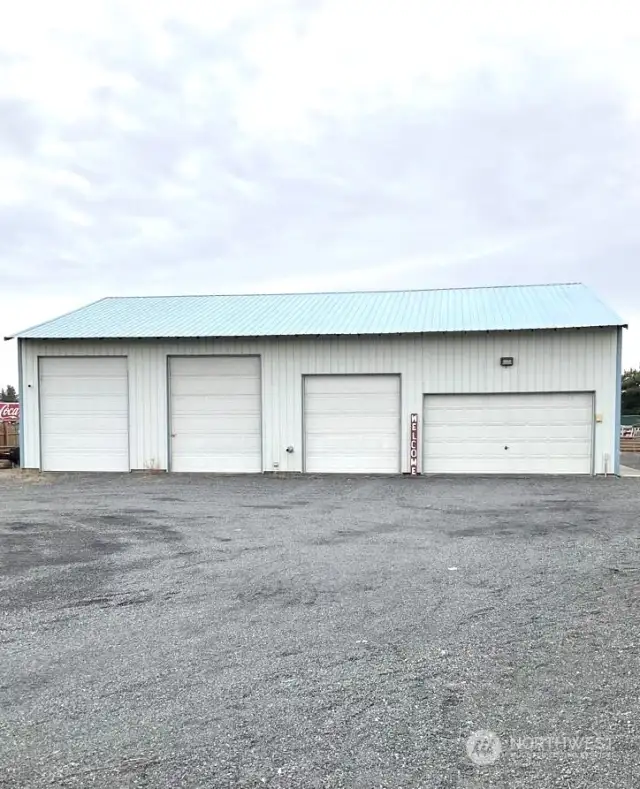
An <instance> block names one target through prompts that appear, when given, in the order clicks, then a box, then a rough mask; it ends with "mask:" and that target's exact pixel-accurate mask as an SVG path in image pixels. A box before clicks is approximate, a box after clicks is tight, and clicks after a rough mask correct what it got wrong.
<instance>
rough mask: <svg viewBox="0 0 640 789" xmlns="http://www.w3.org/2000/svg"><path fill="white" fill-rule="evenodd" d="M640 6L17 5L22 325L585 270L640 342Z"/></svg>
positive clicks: (8, 189) (1, 121) (15, 185)
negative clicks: (196, 297)
mask: <svg viewBox="0 0 640 789" xmlns="http://www.w3.org/2000/svg"><path fill="white" fill-rule="evenodd" d="M635 5H636V3H635V2H633V0H629V1H628V2H626V1H625V0H607V1H606V2H605V0H600V1H599V2H591V0H555V2H552V0H531V1H530V0H506V1H505V2H497V1H494V0H483V2H477V0H448V1H447V2H446V3H445V2H442V1H441V0H437V2H436V0H233V2H228V3H222V2H215V3H203V2H202V0H195V1H192V0H155V1H154V3H149V2H142V0H126V2H122V3H120V2H117V0H105V2H100V1H99V0H90V2H87V0H82V1H81V0H57V1H56V2H55V3H44V2H42V0H35V1H34V0H22V2H21V3H20V4H14V6H13V7H12V9H11V12H10V14H7V15H5V16H4V18H3V22H2V34H1V35H0V273H1V279H0V289H1V290H0V333H1V334H2V335H3V336H4V335H5V334H8V333H12V332H13V331H15V330H18V329H21V328H24V327H25V326H28V325H30V324H32V323H36V322H40V321H41V320H44V319H47V318H50V317H54V316H55V315H57V314H59V313H61V312H65V311H67V310H69V309H71V308H74V307H76V306H81V305H82V304H84V303H86V302H88V301H91V300H94V299H96V298H100V297H102V296H104V295H126V294H145V293H148V294H158V293H172V294H174V293H216V292H218V293H219V292H239V291H245V292H247V291H249V292H251V291H280V290H318V289H322V290H333V289H336V290H340V289H345V290H352V289H358V288H362V289H371V288H405V287H419V288H424V287H449V286H451V287H456V286H467V285H478V284H489V285H491V284H508V283H531V282H536V283H538V282H562V281H583V282H586V283H587V284H589V285H590V286H592V287H593V288H594V289H595V290H596V291H597V292H598V293H599V294H600V295H601V296H602V297H603V298H604V299H605V300H607V301H608V302H609V303H610V304H611V306H613V307H614V308H616V309H617V310H618V312H620V313H621V314H622V316H623V317H624V318H626V319H627V320H628V321H629V322H630V323H631V324H632V327H631V330H630V331H629V332H627V333H626V347H625V352H624V356H625V362H626V363H627V364H629V365H630V364H634V365H638V364H640V333H639V332H638V329H637V328H636V326H635V324H640V266H639V265H638V258H639V253H640V221H639V219H640V81H639V80H638V75H639V74H640V12H638V11H637V10H636V9H635V8H634V6H635ZM14 357H15V344H14V343H11V344H9V343H5V344H3V345H2V346H0V379H1V380H2V382H3V384H4V383H6V382H8V381H15V380H16V364H15V359H14Z"/></svg>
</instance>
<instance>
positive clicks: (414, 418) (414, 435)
mask: <svg viewBox="0 0 640 789" xmlns="http://www.w3.org/2000/svg"><path fill="white" fill-rule="evenodd" d="M409 473H410V474H411V476H412V477H416V476H417V475H418V414H411V422H410V427H409Z"/></svg>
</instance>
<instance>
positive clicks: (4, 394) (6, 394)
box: [0, 384, 18, 403]
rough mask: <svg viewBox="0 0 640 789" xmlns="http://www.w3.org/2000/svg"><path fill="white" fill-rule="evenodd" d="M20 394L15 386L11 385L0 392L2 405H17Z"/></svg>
mask: <svg viewBox="0 0 640 789" xmlns="http://www.w3.org/2000/svg"><path fill="white" fill-rule="evenodd" d="M17 402H18V393H17V392H16V388H15V386H11V384H9V385H8V386H7V388H6V389H2V390H0V403H17Z"/></svg>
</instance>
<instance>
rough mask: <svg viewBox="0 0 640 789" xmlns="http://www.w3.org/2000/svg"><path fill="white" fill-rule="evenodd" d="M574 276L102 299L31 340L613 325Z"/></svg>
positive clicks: (34, 332)
mask: <svg viewBox="0 0 640 789" xmlns="http://www.w3.org/2000/svg"><path fill="white" fill-rule="evenodd" d="M622 323H623V321H622V320H621V319H620V317H619V316H618V315H616V313H615V312H613V310H611V309H609V308H608V307H607V306H606V305H604V304H603V303H602V302H601V301H600V300H599V299H598V298H597V297H596V296H595V294H593V293H592V292H591V291H590V290H589V288H587V287H585V286H584V285H581V284H579V283H573V284H565V285H529V286H511V287H498V288H461V289H457V290H404V291H388V292H358V293H288V294H262V295H236V296H166V297H160V296H159V297H129V298H107V299H103V300H102V301H98V302H96V303H95V304H90V305H88V306H86V307H83V308H81V309H79V310H76V311H74V312H72V313H70V314H68V315H63V316H61V317H60V318H56V319H55V320H52V321H48V322H47V323H44V324H41V325H40V326H36V327H33V328H31V329H27V330H25V331H23V332H20V334H19V336H21V337H25V338H31V339H93V338H95V339H102V338H111V339H114V338H139V337H147V338H159V337H163V338H168V339H170V338H173V337H183V338H186V337H192V338H195V337H267V336H268V337H276V336H286V337H292V336H299V335H302V336H307V335H314V336H315V335H354V334H361V335H362V334H367V335H372V334H413V333H422V332H459V331H517V330H520V329H551V328H573V327H595V326H618V325H621V324H622Z"/></svg>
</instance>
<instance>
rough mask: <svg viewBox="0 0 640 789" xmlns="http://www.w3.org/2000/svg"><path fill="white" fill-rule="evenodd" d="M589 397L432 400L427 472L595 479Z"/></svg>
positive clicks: (427, 410) (427, 414)
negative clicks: (553, 474)
mask: <svg viewBox="0 0 640 789" xmlns="http://www.w3.org/2000/svg"><path fill="white" fill-rule="evenodd" d="M592 440H593V397H592V395H591V394H589V393H565V394H547V393H536V394H509V395H502V394H494V395H491V394H489V395H486V394H485V395H427V396H425V402H424V417H423V471H424V472H425V473H465V474H487V473H498V474H538V473H546V474H549V473H556V474H589V473H591V454H592V447H591V445H592Z"/></svg>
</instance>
